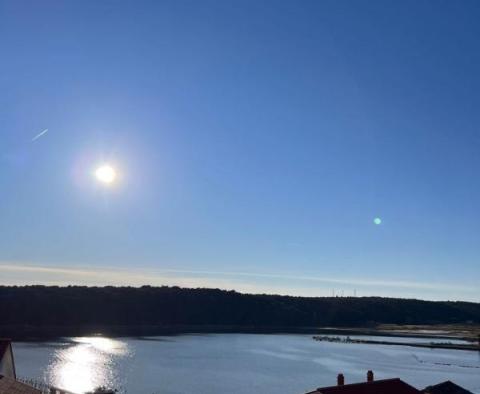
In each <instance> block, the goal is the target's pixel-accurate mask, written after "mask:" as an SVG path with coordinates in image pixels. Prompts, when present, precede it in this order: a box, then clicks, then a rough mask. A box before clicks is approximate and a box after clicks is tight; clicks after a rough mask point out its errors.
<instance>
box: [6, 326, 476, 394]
mask: <svg viewBox="0 0 480 394" xmlns="http://www.w3.org/2000/svg"><path fill="white" fill-rule="evenodd" d="M361 338H363V339H369V338H368V337H365V336H363V337H361ZM390 339H392V338H390ZM399 340H401V339H399ZM412 341H415V339H414V340H412ZM423 341H426V342H430V341H435V339H433V338H432V339H429V338H425V339H423ZM14 352H15V361H16V364H17V368H16V369H17V374H18V376H21V377H28V378H34V379H37V380H43V381H45V382H46V383H49V384H51V385H55V386H58V387H59V388H64V389H67V390H70V391H72V392H73V393H84V392H85V391H90V390H92V389H93V388H95V387H97V386H99V385H107V386H110V387H113V388H116V389H118V391H119V394H124V393H127V394H184V393H202V394H223V393H229V394H251V393H265V394H269V393H275V394H300V393H305V392H307V391H309V390H312V389H314V388H316V387H319V386H328V385H332V384H335V382H336V376H337V374H338V373H339V372H342V373H343V374H344V375H345V378H346V380H347V383H352V382H359V381H364V380H365V376H366V375H365V374H366V371H367V370H369V369H371V370H373V371H374V372H375V377H376V378H377V379H385V378H392V377H400V378H402V379H403V380H405V381H407V382H409V383H410V384H412V385H413V386H415V387H417V388H419V389H423V388H424V387H426V386H428V385H431V384H436V383H439V382H442V381H445V380H452V381H454V382H455V383H458V384H459V385H461V386H463V387H465V388H466V389H468V390H470V391H472V392H473V393H475V394H480V354H479V353H478V352H473V351H472V352H469V351H462V350H450V349H426V348H414V347H409V346H387V345H369V344H346V343H338V342H319V341H314V340H313V339H312V336H311V335H260V334H211V335H179V336H171V337H153V338H145V337H144V338H120V339H110V338H100V337H88V338H72V339H70V340H68V341H57V342H23V343H21V342H16V343H14Z"/></svg>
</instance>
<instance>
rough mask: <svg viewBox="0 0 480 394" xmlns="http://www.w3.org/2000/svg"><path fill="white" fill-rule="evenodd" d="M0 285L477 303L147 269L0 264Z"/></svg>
mask: <svg viewBox="0 0 480 394" xmlns="http://www.w3.org/2000/svg"><path fill="white" fill-rule="evenodd" d="M0 278H1V279H0V284H10V285H22V284H32V283H35V284H45V285H68V284H79V285H86V286H104V285H118V286H142V285H153V286H160V285H168V286H173V285H178V286H184V287H216V288H222V289H227V290H232V289H233V290H237V291H240V292H247V293H268V294H288V295H302V296H327V295H330V294H331V287H333V286H335V287H337V288H338V287H340V288H344V289H353V288H357V289H363V290H362V295H381V296H402V297H415V298H429V299H447V298H449V299H468V300H472V301H480V299H479V298H478V290H477V289H478V287H477V286H463V285H458V284H450V283H448V284H447V283H424V282H414V281H412V282H410V281H395V280H378V279H361V278H355V279H349V278H331V277H320V276H307V275H289V274H272V273H253V272H227V271H209V270H205V271H202V270H177V269H163V270H161V269H149V268H138V269H135V270H132V269H128V268H119V267H65V266H62V267H58V266H57V267H56V266H48V265H29V264H25V263H12V262H3V263H2V262H0Z"/></svg>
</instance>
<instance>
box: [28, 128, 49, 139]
mask: <svg viewBox="0 0 480 394" xmlns="http://www.w3.org/2000/svg"><path fill="white" fill-rule="evenodd" d="M47 133H48V129H45V130H43V131H42V132H40V133H38V134H37V135H36V136H35V137H33V138H32V141H31V142H34V141H36V140H38V139H39V138H40V137H43V136H44V135H45V134H47Z"/></svg>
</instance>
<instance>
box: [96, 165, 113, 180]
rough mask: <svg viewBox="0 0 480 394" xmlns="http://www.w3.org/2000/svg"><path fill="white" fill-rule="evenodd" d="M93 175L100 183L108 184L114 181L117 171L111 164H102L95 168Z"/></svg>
mask: <svg viewBox="0 0 480 394" xmlns="http://www.w3.org/2000/svg"><path fill="white" fill-rule="evenodd" d="M95 177H96V178H97V180H98V181H100V182H102V183H105V184H110V183H112V182H114V181H115V178H116V177H117V173H116V171H115V169H114V168H113V167H112V166H110V165H108V164H103V165H101V166H100V167H98V168H97V169H96V170H95Z"/></svg>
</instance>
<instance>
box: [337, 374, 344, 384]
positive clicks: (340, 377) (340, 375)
mask: <svg viewBox="0 0 480 394" xmlns="http://www.w3.org/2000/svg"><path fill="white" fill-rule="evenodd" d="M344 384H345V377H344V376H343V373H339V374H338V376H337V386H343V385H344Z"/></svg>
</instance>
